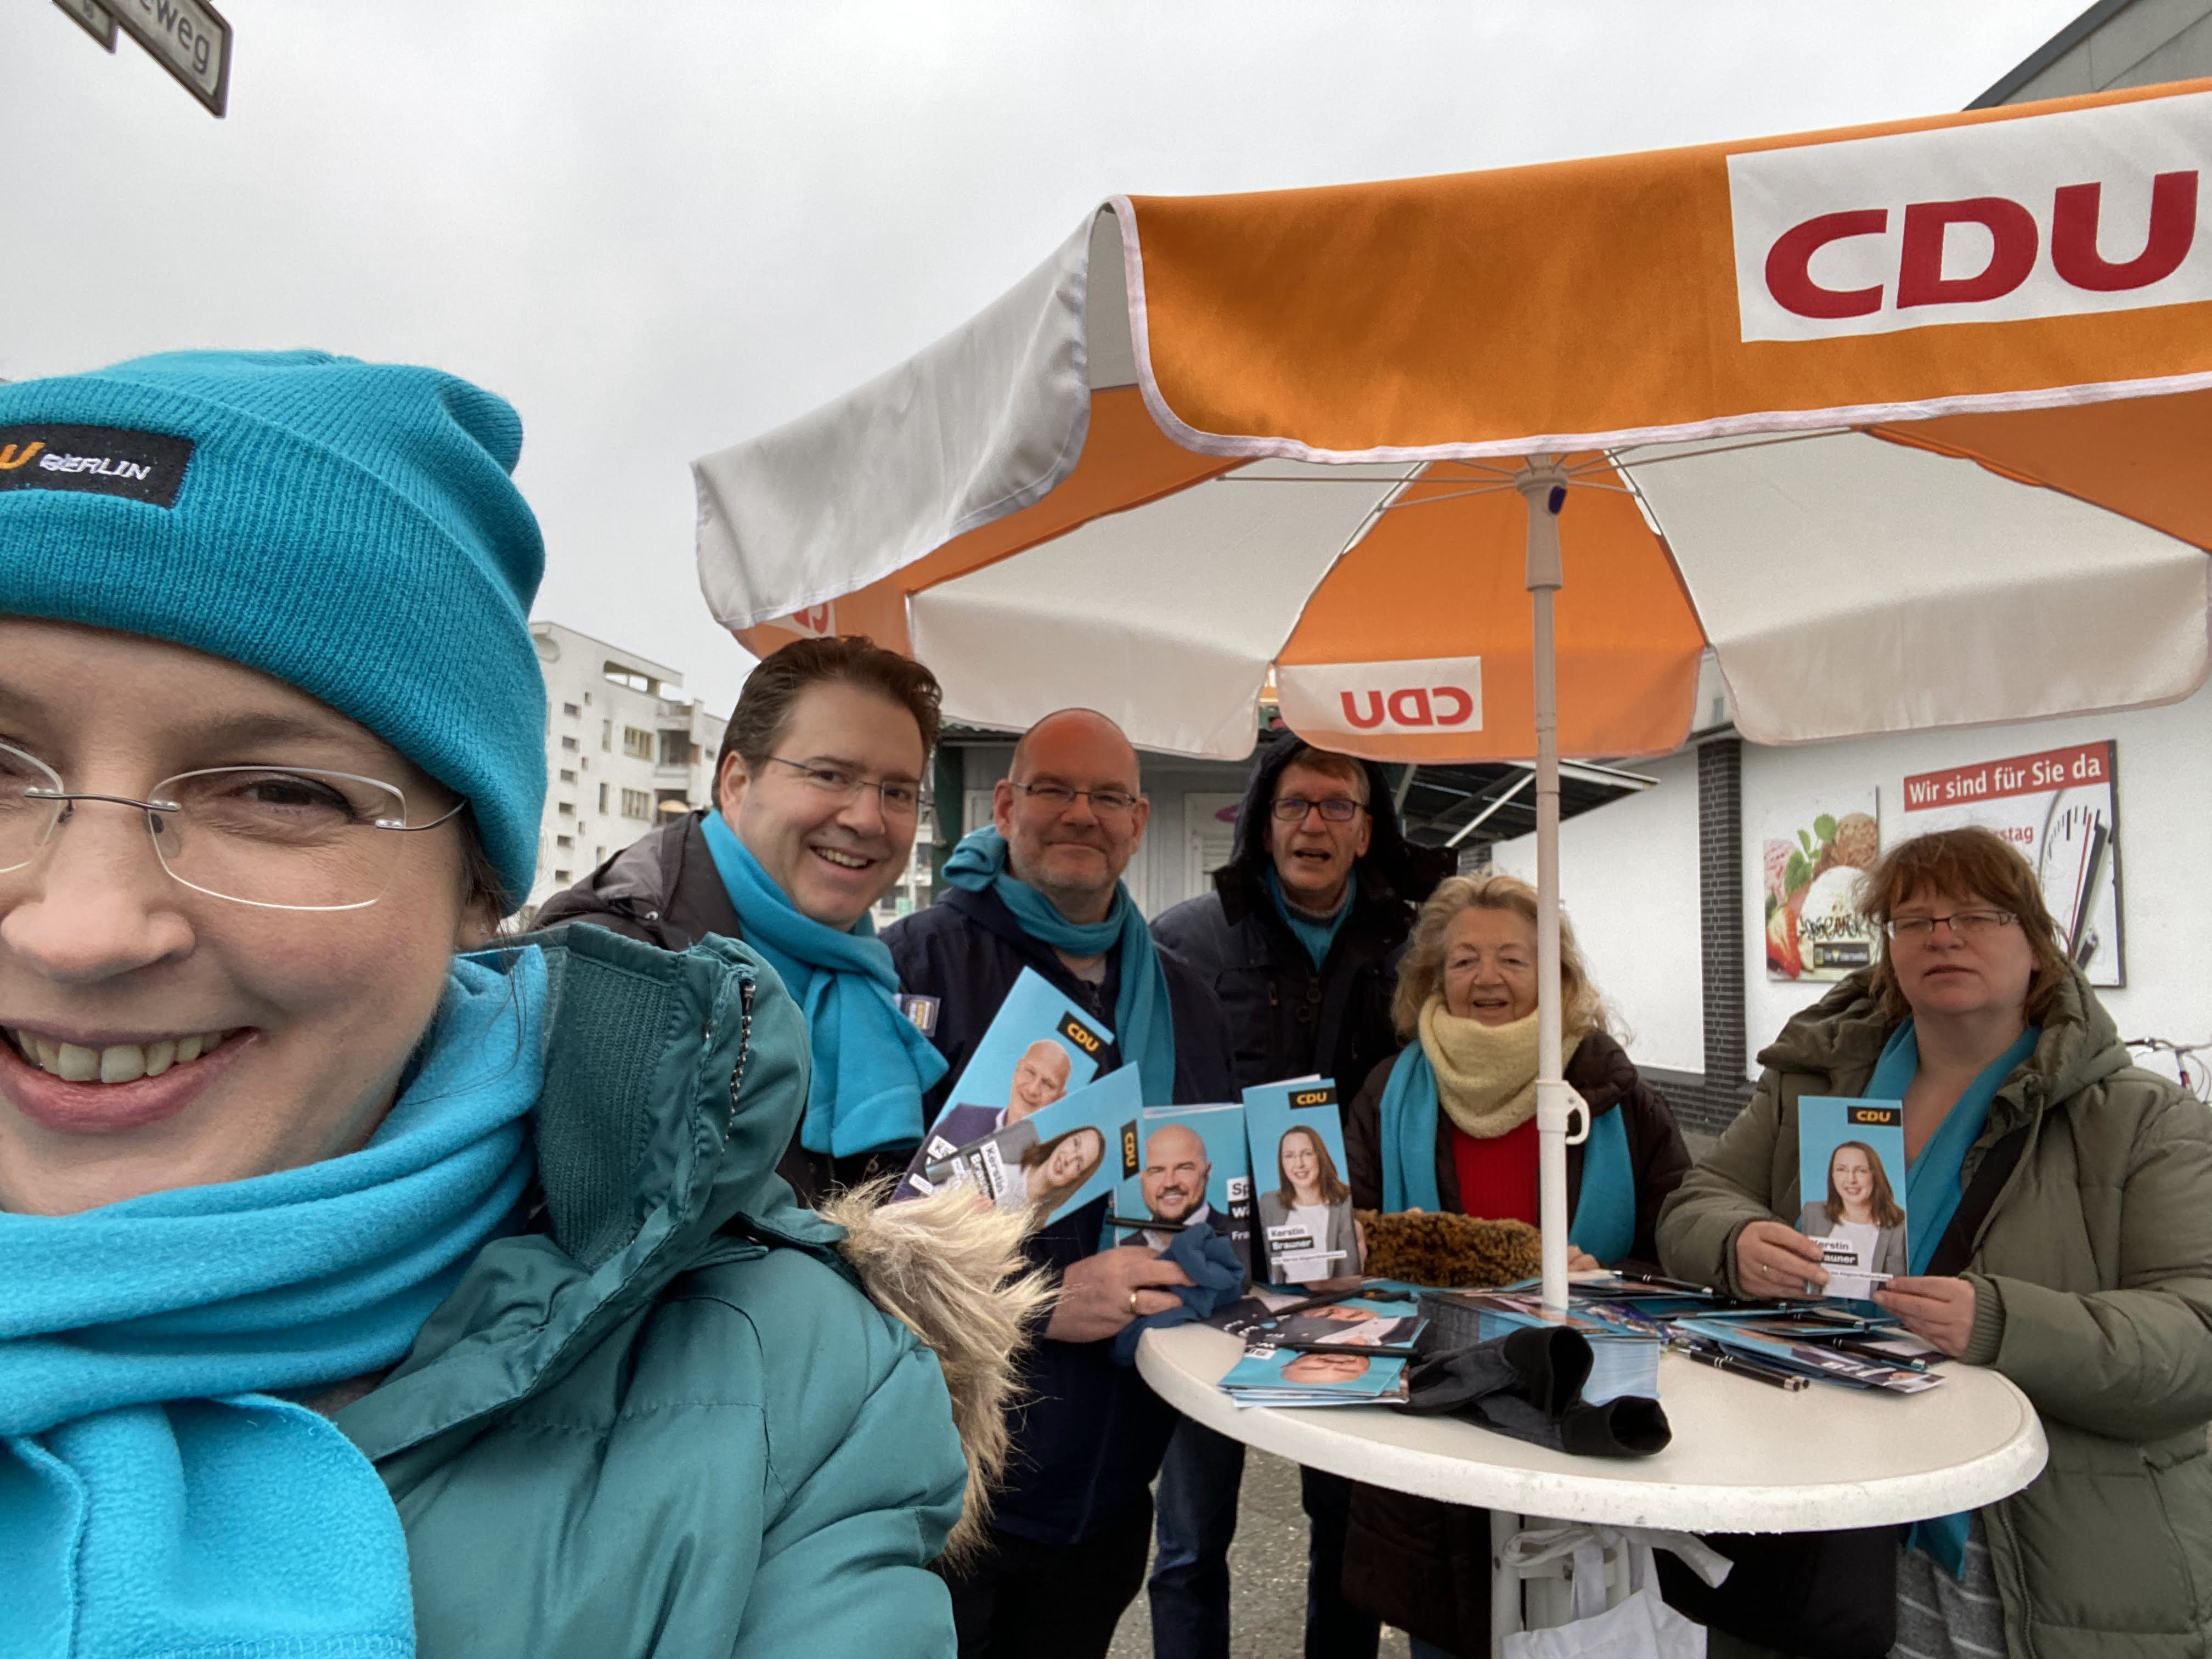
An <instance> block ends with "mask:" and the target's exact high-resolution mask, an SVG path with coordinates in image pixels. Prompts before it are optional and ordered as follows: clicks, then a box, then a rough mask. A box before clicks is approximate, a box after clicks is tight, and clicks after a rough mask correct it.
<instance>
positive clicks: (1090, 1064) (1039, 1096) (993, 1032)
mask: <svg viewBox="0 0 2212 1659" xmlns="http://www.w3.org/2000/svg"><path fill="white" fill-rule="evenodd" d="M1113 1041H1114V1034H1113V1032H1111V1031H1109V1030H1106V1029H1105V1027H1103V1026H1102V1025H1100V1024H1097V1022H1096V1021H1095V1020H1093V1019H1092V1018H1091V1016H1090V1015H1089V1014H1087V1013H1085V1012H1083V1010H1081V1009H1079V1008H1078V1007H1077V1006H1075V1004H1073V1002H1071V1001H1069V1000H1068V999H1067V998H1066V997H1065V996H1063V995H1062V994H1060V992H1058V991H1056V990H1054V988H1053V987H1052V984H1051V982H1050V981H1048V980H1047V979H1046V978H1045V977H1044V975H1042V974H1040V973H1037V972H1036V970H1035V969H1029V968H1024V969H1022V971H1021V975H1020V977H1019V978H1018V979H1016V980H1015V981H1014V985H1013V988H1012V990H1010V991H1008V992H1007V993H1006V1000H1005V1001H1004V1002H1001V1003H1000V1005H999V1012H997V1013H995V1014H994V1015H993V1016H992V1017H991V1024H990V1029H989V1030H987V1031H985V1032H984V1033H983V1040H982V1041H981V1042H979V1043H977V1044H976V1045H975V1053H974V1054H970V1055H969V1058H968V1063H967V1065H966V1066H963V1067H962V1068H961V1071H960V1075H959V1077H958V1078H957V1079H955V1081H954V1083H953V1085H952V1090H951V1093H950V1094H948V1095H946V1096H945V1109H944V1110H942V1111H940V1112H939V1114H938V1115H937V1121H935V1122H934V1123H933V1124H931V1125H930V1127H929V1133H927V1134H926V1135H924V1136H923V1137H922V1138H921V1146H920V1147H919V1148H917V1149H916V1150H915V1155H914V1158H913V1160H912V1161H911V1162H910V1163H908V1165H907V1170H906V1175H905V1176H904V1177H903V1178H902V1180H901V1181H900V1182H899V1184H898V1185H897V1186H896V1188H893V1189H892V1192H891V1196H892V1197H893V1198H894V1199H900V1198H923V1197H927V1195H928V1194H930V1193H932V1192H933V1191H934V1190H936V1188H935V1187H934V1186H933V1184H932V1182H931V1181H930V1178H929V1167H930V1165H932V1164H942V1163H944V1162H945V1160H946V1159H947V1158H951V1156H952V1155H953V1154H954V1153H955V1152H959V1151H960V1150H961V1149H962V1148H963V1147H967V1146H975V1144H976V1143H978V1142H980V1141H981V1140H982V1139H984V1137H986V1136H987V1135H991V1134H994V1133H997V1132H998V1131H1000V1130H1001V1129H1006V1128H1011V1127H1013V1126H1014V1125H1016V1124H1018V1123H1019V1122H1021V1121H1023V1120H1024V1118H1027V1117H1029V1116H1031V1115H1034V1114H1036V1113H1037V1112H1041V1111H1042V1110H1044V1109H1046V1108H1047V1107H1048V1106H1050V1105H1052V1104H1054V1103H1055V1102H1058V1101H1060V1100H1062V1099H1065V1098H1066V1095H1067V1091H1069V1090H1071V1089H1080V1088H1081V1087H1083V1085H1085V1084H1086V1083H1088V1082H1090V1081H1091V1078H1092V1077H1093V1076H1094V1075H1095V1074H1096V1073H1097V1070H1098V1056H1099V1055H1100V1054H1103V1053H1104V1052H1105V1050H1106V1048H1107V1047H1108V1045H1109V1044H1110V1043H1111V1042H1113Z"/></svg>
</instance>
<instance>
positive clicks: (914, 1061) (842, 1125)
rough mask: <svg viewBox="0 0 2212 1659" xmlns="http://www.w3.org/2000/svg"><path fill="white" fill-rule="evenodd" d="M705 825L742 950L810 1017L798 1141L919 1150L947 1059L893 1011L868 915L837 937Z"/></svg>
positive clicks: (886, 954) (727, 838)
mask: <svg viewBox="0 0 2212 1659" xmlns="http://www.w3.org/2000/svg"><path fill="white" fill-rule="evenodd" d="M703 827H704V829H705V830H706V835H707V850H708V852H709V853H710V854H713V855H714V869H715V871H716V872H717V873H719V874H720V876H721V878H722V886H723V888H724V889H725V890H726V891H727V892H728V894H729V896H730V902H731V904H732V905H733V906H734V907H735V908H736V909H737V913H738V921H740V922H742V923H743V924H744V930H745V943H746V944H748V945H751V946H752V948H753V949H754V950H756V951H759V952H760V953H761V955H762V956H763V957H766V958H767V959H768V965H769V967H771V968H773V969H775V971H776V975H777V977H778V978H780V979H781V980H782V981H783V984H784V988H785V989H786V990H787V991H789V992H790V993H791V997H792V1000H793V1001H794V1002H796V1003H797V1004H798V1005H799V1012H801V1013H803V1014H805V1016H806V1040H807V1046H808V1048H810V1049H811V1051H812V1054H813V1058H814V1068H813V1073H812V1076H811V1080H810V1081H809V1083H808V1085H807V1089H806V1115H805V1117H804V1118H803V1119H801V1120H800V1121H799V1145H800V1146H804V1147H805V1148H806V1150H807V1151H808V1152H826V1153H828V1154H829V1155H830V1156H831V1157H833V1158H850V1157H852V1156H853V1155H854V1154H855V1153H858V1152H880V1151H882V1150H883V1149H884V1148H885V1147H899V1148H904V1147H908V1146H918V1145H920V1144H921V1131H922V1127H923V1125H922V1121H921V1097H922V1096H923V1095H924V1094H925V1093H927V1091H929V1089H930V1088H931V1087H932V1086H933V1085H935V1084H936V1082H937V1080H938V1079H939V1078H941V1077H943V1076H944V1075H945V1056H944V1055H942V1054H939V1053H938V1052H937V1050H936V1049H935V1048H932V1047H931V1046H930V1042H929V1039H928V1038H927V1037H926V1036H923V1035H922V1034H921V1031H920V1030H918V1029H917V1028H916V1027H915V1023H914V1022H913V1021H912V1020H910V1019H908V1018H907V1017H906V1016H905V1015H904V1014H902V1013H901V1012H899V1009H898V989H899V983H898V970H897V969H896V968H894V967H892V966H891V951H890V946H889V945H885V944H884V942H883V941H882V940H881V939H878V938H877V937H876V928H875V924H874V923H873V922H872V921H869V920H868V918H867V917H866V915H862V916H861V918H860V920H859V921H856V922H854V924H853V925H852V927H850V928H849V929H848V930H847V931H845V932H843V933H840V932H839V931H838V930H837V929H836V928H835V927H829V926H828V925H826V924H825V923H823V922H819V921H815V920H814V919H813V918H812V917H811V916H809V915H805V913H804V912H802V911H800V910H799V908H797V907H796V906H795V905H793V903H792V902H791V898H790V896H789V895H788V894H787V893H786V892H785V891H784V890H783V889H782V888H781V887H780V886H778V885H777V884H776V882H775V878H774V877H772V876H770V875H769V872H767V871H766V870H765V869H763V868H762V866H761V861H760V860H758V859H757V858H755V857H754V856H753V853H752V848H750V847H747V846H746V845H745V844H744V842H742V841H740V840H739V839H738V833H737V831H736V830H734V829H731V828H730V826H729V824H728V823H726V822H725V821H724V819H723V817H722V815H721V814H720V812H709V813H708V814H707V817H706V822H705V824H704V826H703Z"/></svg>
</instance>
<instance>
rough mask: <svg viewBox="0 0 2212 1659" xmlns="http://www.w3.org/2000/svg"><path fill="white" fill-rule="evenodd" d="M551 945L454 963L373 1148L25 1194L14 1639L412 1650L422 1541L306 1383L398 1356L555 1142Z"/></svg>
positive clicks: (14, 1273) (20, 1233) (10, 1223)
mask: <svg viewBox="0 0 2212 1659" xmlns="http://www.w3.org/2000/svg"><path fill="white" fill-rule="evenodd" d="M546 1000H547V991H546V972H545V959H544V956H543V955H542V954H541V953H540V952H539V951H536V950H535V949H532V950H529V951H525V952H522V953H521V954H520V955H519V956H518V957H516V958H515V960H514V961H513V963H512V964H511V965H510V967H509V969H508V971H507V972H505V973H501V972H500V971H498V970H496V969H493V968H491V967H489V966H487V965H485V964H483V963H476V962H471V961H468V960H466V959H462V960H459V961H457V962H455V963H454V964H453V975H452V977H451V979H450V980H449V981H448V982H447V987H446V994H445V997H444V1000H443V1001H442V1002H441V1004H440V1006H439V1009H438V1014H437V1018H436V1019H435V1022H434V1023H433V1024H432V1026H431V1029H430V1033H429V1036H428V1040H427V1042H426V1045H425V1047H424V1048H423V1051H422V1054H420V1055H419V1056H418V1058H417V1061H416V1068H415V1072H414V1075H413V1077H412V1079H411V1080H410V1082H409V1083H408V1085H407V1086H406V1088H405V1090H404V1091H403V1092H402V1094H401V1095H400V1097H399V1100H398V1103H397V1104H395V1105H394V1106H393V1107H392V1111H391V1112H390V1114H389V1115H387V1116H386V1118H385V1121H384V1122H383V1124H382V1125H381V1126H380V1127H379V1128H378V1129H377V1131H376V1133H375V1134H374V1136H372V1137H371V1138H370V1139H369V1142H368V1145H367V1146H364V1147H363V1148H362V1150H361V1151H359V1152H353V1153H349V1154H347V1155H346V1156H344V1157H341V1158H330V1159H327V1160H325V1162H323V1163H320V1164H308V1165H307V1166H306V1167H305V1168H303V1169H296V1170H280V1171H279V1172H277V1173H276V1174H274V1175H265V1176H254V1177H252V1179H249V1180H245V1181H234V1182H223V1183H222V1184H219V1185H216V1186H208V1187H179V1188H172V1189H171V1190H169V1191H167V1192H158V1193H149V1194H145V1195H144V1196H143V1197H139V1198H133V1199H126V1200H123V1201H122V1202H120V1203H116V1204H109V1205H105V1206H101V1207H100V1208H98V1209H94V1210H87V1211H83V1212H80V1213H78V1214H75V1215H63V1216H37V1215H14V1214H6V1213H0V1261H4V1262H5V1263H6V1264H7V1268H6V1272H5V1273H4V1275H0V1563H5V1564H6V1565H5V1569H4V1574H5V1581H6V1589H5V1591H4V1593H0V1608H4V1613H5V1620H4V1622H5V1625H6V1629H5V1632H4V1633H0V1648H4V1650H6V1651H7V1652H8V1653H9V1654H22V1655H26V1656H37V1659H64V1656H67V1659H125V1656H138V1655H145V1654H153V1653H159V1654H162V1655H165V1656H176V1659H216V1656H221V1659H262V1656H268V1659H280V1656H281V1659H323V1656H329V1659H386V1656H389V1659H405V1656H408V1655H411V1654H412V1653H413V1652H414V1651H415V1633H414V1632H415V1626H414V1603H413V1600H412V1597H411V1595H410V1591H409V1588H408V1575H407V1541H406V1538H405V1535H404V1533H403V1532H402V1531H401V1528H400V1523H399V1515H398V1511H397V1510H395V1509H394V1508H393V1507H392V1499H391V1498H390V1496H389V1495H388V1494H387V1493H386V1491H385V1488H384V1483H383V1481H382V1480H380V1478H379V1477H378V1475H377V1473H376V1470H375V1469H374V1468H373V1467H371V1465H370V1464H369V1462H368V1459H367V1458H365V1457H363V1456H362V1454H361V1453H360V1452H359V1451H358V1450H357V1449H356V1448H355V1446H354V1444H353V1443H352V1442H351V1441H349V1440H348V1439H347V1438H346V1437H345V1436H344V1435H343V1434H342V1433H341V1432H339V1431H338V1430H337V1428H336V1427H334V1426H333V1425H331V1423H329V1422H328V1421H326V1420H325V1419H323V1418H321V1417H319V1416H318V1415H316V1414H315V1413H313V1412H312V1411H309V1410H308V1409H307V1407H304V1406H301V1405H296V1404H294V1403H292V1401H289V1400H287V1399H283V1398H279V1397H276V1396H279V1395H295V1396H311V1395H314V1394H317V1393H319V1392H321V1391H322V1390H324V1389H328V1388H330V1387H331V1386H332V1385H333V1384H336V1383H343V1382H347V1381H349V1380H351V1379H354V1378H356V1377H362V1376H370V1375H373V1374H375V1373H378V1372H380V1371H383V1370H388V1369H389V1368H390V1367H391V1366H392V1365H394V1364H397V1363H398V1361H399V1360H400V1359H401V1358H404V1356H405V1354H406V1352H407V1350H408V1348H409V1346H410V1345H411V1344H412V1343H413V1342H414V1340H415V1337H416V1333H417V1332H419V1331H420V1330H421V1329H422V1324H423V1322H424V1321H426V1320H427V1319H428V1317H429V1316H430V1315H431V1313H432V1311H433V1310H435V1309H436V1307H437V1306H438V1304H440V1303H441V1301H443V1300H444V1299H445V1297H446V1295H447V1292H448V1291H451V1290H452V1288H453V1285H455V1284H456V1283H457V1282H458V1281H459V1279H460V1276H461V1274H462V1273H463V1272H464V1271H465V1268H466V1267H467V1266H468V1264H469V1262H470V1261H471V1259H472V1258H473V1257H474V1256H475V1255H476V1254H477V1250H478V1249H479V1248H480V1247H481V1246H482V1245H483V1243H485V1242H486V1241H487V1240H489V1239H490V1238H491V1237H493V1236H494V1235H495V1234H496V1233H498V1232H499V1231H501V1229H502V1227H503V1226H504V1225H506V1224H507V1221H508V1218H509V1217H510V1216H511V1214H512V1213H513V1210H514V1207H515V1205H516V1202H517V1200H519V1199H520V1196H521V1194H522V1190H523V1188H524V1186H525V1185H526V1182H528V1180H529V1177H530V1172H531V1170H532V1153H531V1148H530V1144H529V1138H528V1135H527V1133H526V1123H525V1118H526V1114H527V1113H528V1112H529V1110H530V1109H531V1108H532V1106H533V1105H535V1104H536V1103H537V1100H538V1095H539V1093H540V1092H541V1090H542V1085H543V1084H544V1069H545V1062H544V1012H545V1005H546Z"/></svg>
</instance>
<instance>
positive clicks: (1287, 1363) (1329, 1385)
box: [1221, 1297, 1422, 1406]
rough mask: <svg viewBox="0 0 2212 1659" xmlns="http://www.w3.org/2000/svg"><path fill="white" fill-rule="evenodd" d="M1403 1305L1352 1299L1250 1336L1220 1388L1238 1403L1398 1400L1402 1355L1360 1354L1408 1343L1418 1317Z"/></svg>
mask: <svg viewBox="0 0 2212 1659" xmlns="http://www.w3.org/2000/svg"><path fill="white" fill-rule="evenodd" d="M1406 1308H1407V1304H1406V1303H1403V1302H1385V1301H1382V1300H1369V1299H1365V1298H1363V1297H1349V1298H1347V1299H1346V1300H1344V1301H1340V1302H1334V1303H1331V1304H1328V1306H1326V1307H1322V1308H1314V1309H1310V1310H1306V1311H1304V1312H1303V1313H1300V1314H1297V1315H1293V1316H1289V1317H1287V1318H1283V1319H1280V1320H1279V1321H1277V1322H1275V1323H1274V1324H1273V1325H1272V1326H1271V1327H1269V1328H1267V1329H1266V1330H1263V1331H1254V1332H1253V1333H1252V1334H1249V1336H1247V1337H1246V1339H1245V1345H1244V1357H1243V1358H1242V1359H1239V1360H1238V1361H1237V1364H1235V1365H1234V1366H1232V1367H1231V1369H1230V1370H1229V1372H1228V1374H1227V1375H1226V1376H1224V1377H1223V1378H1222V1379H1221V1388H1222V1390H1223V1392H1224V1393H1225V1394H1227V1395H1229V1396H1230V1397H1231V1399H1232V1400H1234V1401H1236V1402H1237V1404H1238V1405H1240V1406H1352V1405H1364V1404H1370V1403H1372V1402H1373V1401H1376V1400H1378V1399H1383V1398H1389V1397H1395V1396H1396V1395H1398V1394H1399V1393H1400V1391H1401V1390H1400V1386H1399V1384H1400V1379H1401V1375H1402V1373H1403V1372H1404V1370H1405V1368H1406V1361H1405V1359H1404V1358H1403V1357H1402V1356H1401V1355H1397V1354H1384V1353H1374V1352H1364V1351H1365V1350H1370V1349H1374V1348H1380V1347H1407V1346H1412V1345H1413V1341H1414V1340H1416V1339H1417V1338H1418V1337H1419V1334H1420V1329H1421V1325H1422V1320H1421V1318H1420V1316H1419V1315H1418V1314H1408V1313H1407V1311H1406ZM1293 1343H1297V1344H1306V1345H1314V1346H1296V1347H1294V1346H1289V1345H1291V1344H1293ZM1316 1347H1318V1348H1319V1349H1320V1350H1321V1351H1320V1352H1316V1351H1315V1349H1316Z"/></svg>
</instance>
